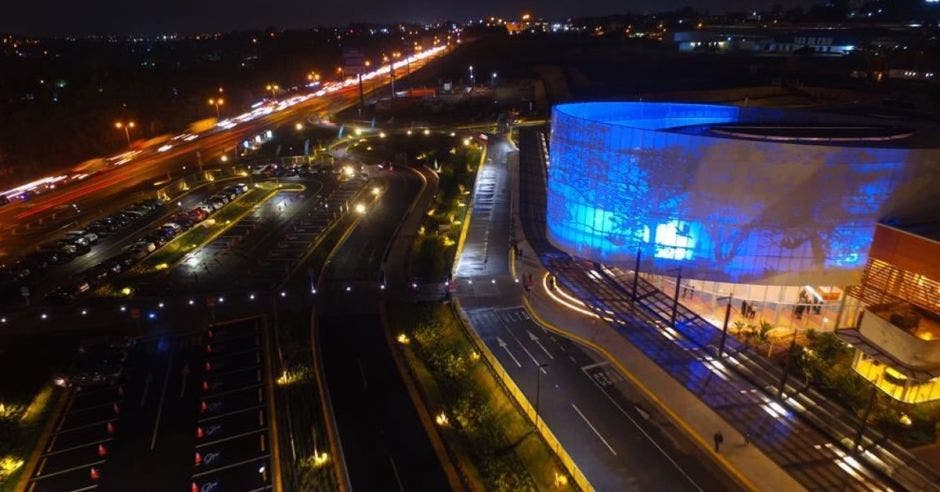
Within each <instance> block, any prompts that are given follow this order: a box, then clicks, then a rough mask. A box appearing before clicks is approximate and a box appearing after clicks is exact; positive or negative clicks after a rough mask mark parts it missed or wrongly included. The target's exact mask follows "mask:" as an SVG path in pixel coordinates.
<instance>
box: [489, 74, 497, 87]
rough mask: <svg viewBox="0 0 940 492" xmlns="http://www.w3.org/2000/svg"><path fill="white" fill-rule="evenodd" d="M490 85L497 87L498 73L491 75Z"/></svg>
mask: <svg viewBox="0 0 940 492" xmlns="http://www.w3.org/2000/svg"><path fill="white" fill-rule="evenodd" d="M490 85H491V86H493V87H496V72H493V73H492V74H490Z"/></svg>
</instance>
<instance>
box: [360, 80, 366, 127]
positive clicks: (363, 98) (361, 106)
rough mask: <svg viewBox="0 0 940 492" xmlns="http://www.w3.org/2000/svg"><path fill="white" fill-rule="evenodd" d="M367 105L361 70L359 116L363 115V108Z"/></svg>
mask: <svg viewBox="0 0 940 492" xmlns="http://www.w3.org/2000/svg"><path fill="white" fill-rule="evenodd" d="M363 106H365V95H364V94H363V93H362V72H359V117H360V118H361V117H362V108H363Z"/></svg>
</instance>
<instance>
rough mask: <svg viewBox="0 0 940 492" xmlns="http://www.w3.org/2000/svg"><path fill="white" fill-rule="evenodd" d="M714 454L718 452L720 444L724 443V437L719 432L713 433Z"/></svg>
mask: <svg viewBox="0 0 940 492" xmlns="http://www.w3.org/2000/svg"><path fill="white" fill-rule="evenodd" d="M714 439H715V452H716V453H717V452H719V451H720V449H721V443H723V442H725V436H723V435H721V431H718V432H716V433H715V436H714Z"/></svg>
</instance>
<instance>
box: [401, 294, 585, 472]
mask: <svg viewBox="0 0 940 492" xmlns="http://www.w3.org/2000/svg"><path fill="white" fill-rule="evenodd" d="M388 315H389V323H390V325H391V329H392V332H393V334H394V335H395V337H396V342H397V343H396V345H397V346H398V350H399V351H400V353H401V354H402V355H403V357H404V359H405V361H406V362H407V365H408V371H409V373H410V374H408V376H409V377H411V378H412V379H414V380H415V381H416V382H417V384H418V386H419V388H418V389H419V391H420V393H421V397H422V399H424V400H425V402H426V406H427V408H428V410H429V412H431V413H432V414H433V416H434V420H435V422H436V425H437V426H438V428H439V433H440V435H441V437H442V438H443V440H444V444H445V446H446V447H447V451H448V452H449V453H450V454H451V456H452V457H453V458H455V462H456V463H457V464H458V466H459V467H460V474H461V478H462V479H463V480H464V482H465V483H466V485H467V488H468V489H470V490H547V489H556V490H578V487H577V485H576V484H575V481H574V480H572V479H571V477H570V476H569V475H568V473H567V472H566V471H565V467H564V466H563V465H562V463H561V462H560V460H559V459H558V457H557V456H556V455H555V453H554V452H553V451H552V449H551V448H550V447H549V446H548V445H547V443H546V442H545V441H544V440H543V439H542V438H541V436H539V433H538V432H537V431H536V430H535V429H533V427H532V422H531V420H530V419H528V418H527V417H526V416H525V415H524V414H523V413H522V411H521V410H520V409H519V407H518V406H517V405H516V403H515V401H514V400H513V398H512V396H511V395H510V394H509V391H508V390H507V388H506V387H504V386H503V385H502V384H501V383H500V380H499V379H498V377H497V375H496V374H495V373H494V369H493V367H492V366H491V365H490V363H488V362H487V361H486V360H485V358H484V356H483V355H484V354H481V353H480V352H479V351H478V350H477V348H476V345H475V344H474V343H473V342H472V340H470V338H469V337H468V336H467V333H466V331H465V330H464V329H463V327H461V325H460V323H461V321H460V319H458V318H457V317H456V315H455V314H454V312H453V310H452V309H451V307H450V306H448V305H446V304H442V303H423V304H411V305H408V304H401V303H389V305H388Z"/></svg>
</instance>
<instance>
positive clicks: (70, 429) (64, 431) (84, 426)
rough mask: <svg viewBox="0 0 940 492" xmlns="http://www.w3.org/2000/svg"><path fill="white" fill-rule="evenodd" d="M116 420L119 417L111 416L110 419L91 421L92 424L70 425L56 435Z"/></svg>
mask: <svg viewBox="0 0 940 492" xmlns="http://www.w3.org/2000/svg"><path fill="white" fill-rule="evenodd" d="M115 420H117V417H112V418H110V419H104V420H99V421H97V422H92V423H90V424H85V425H79V426H78V427H69V428H68V429H65V430H60V431H58V432H56V435H59V434H65V433H66V432H72V431H77V430H82V429H87V428H89V427H94V426H96V425H101V424H107V423H108V422H114V421H115Z"/></svg>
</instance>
